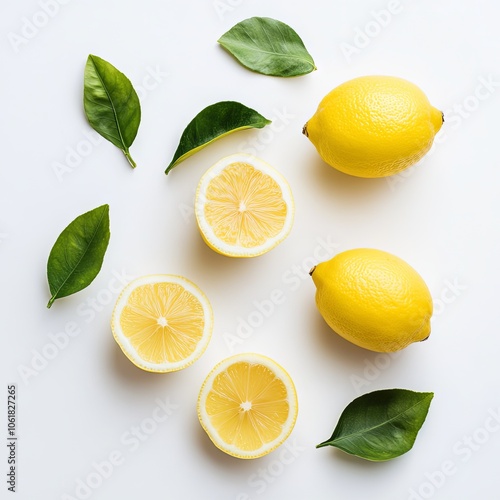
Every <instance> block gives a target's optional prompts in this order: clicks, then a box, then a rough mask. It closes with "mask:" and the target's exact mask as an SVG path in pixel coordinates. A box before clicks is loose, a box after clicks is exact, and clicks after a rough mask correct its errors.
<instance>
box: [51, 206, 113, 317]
mask: <svg viewBox="0 0 500 500" xmlns="http://www.w3.org/2000/svg"><path fill="white" fill-rule="evenodd" d="M108 243H109V205H102V206H100V207H97V208H95V209H94V210H91V211H90V212H87V213H84V214H83V215H80V216H78V217H77V218H76V219H75V220H74V221H73V222H71V223H70V224H69V226H68V227H66V229H64V231H63V232H62V233H61V234H60V235H59V237H58V238H57V240H56V242H55V243H54V246H53V247H52V250H51V251H50V255H49V260H48V262H47V279H48V282H49V289H50V293H51V295H52V296H51V298H50V300H49V303H48V304H47V307H49V308H50V307H51V306H52V304H53V302H54V300H56V299H60V298H61V297H66V296H68V295H71V294H73V293H76V292H79V291H80V290H83V289H84V288H85V287H87V286H89V285H90V283H92V281H93V280H94V278H95V277H96V276H97V275H98V273H99V271H100V270H101V266H102V261H103V260H104V254H105V253H106V249H107V247H108Z"/></svg>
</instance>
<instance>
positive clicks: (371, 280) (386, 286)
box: [311, 248, 433, 352]
mask: <svg viewBox="0 0 500 500" xmlns="http://www.w3.org/2000/svg"><path fill="white" fill-rule="evenodd" d="M311 276H312V279H313V281H314V284H315V285H316V305H317V306H318V309H319V311H320V313H321V315H322V316H323V318H324V319H325V321H326V322H327V323H328V325H329V326H330V327H331V328H332V329H333V330H334V331H335V332H337V333H338V334H339V335H341V336H342V337H344V338H345V339H347V340H349V341H350V342H352V343H353V344H356V345H358V346H360V347H364V348H365V349H370V350H371V351H377V352H394V351H398V350H400V349H403V348H404V347H406V346H408V345H409V344H411V343H412V342H418V341H421V340H425V339H426V338H427V337H428V336H429V334H430V330H431V328H430V318H431V316H432V308H433V306H432V297H431V295H430V292H429V289H428V288H427V285H426V284H425V282H424V280H423V279H422V277H421V276H420V275H419V274H418V273H417V272H416V271H415V269H413V268H412V267H411V266H410V265H409V264H407V263H406V262H405V261H404V260H402V259H400V258H399V257H396V256H394V255H392V254H390V253H387V252H383V251H382V250H374V249H370V248H358V249H354V250H347V251H345V252H341V253H339V254H337V255H336V256H335V257H333V258H332V259H330V260H329V261H327V262H322V263H321V264H318V265H317V266H316V267H314V268H313V269H312V270H311Z"/></svg>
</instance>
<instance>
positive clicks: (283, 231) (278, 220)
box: [195, 153, 294, 257]
mask: <svg viewBox="0 0 500 500" xmlns="http://www.w3.org/2000/svg"><path fill="white" fill-rule="evenodd" d="M195 214H196V220H197V222H198V227H199V229H200V232H201V235H202V237H203V239H204V240H205V242H206V243H207V245H208V246H209V247H210V248H212V249H213V250H215V251H216V252H218V253H220V254H223V255H227V256H230V257H255V256H257V255H261V254H264V253H266V252H268V251H269V250H271V249H272V248H274V247H275V246H276V245H278V244H279V243H280V242H282V241H283V240H284V239H285V238H286V237H287V236H288V234H289V233H290V230H291V228H292V224H293V216H294V203H293V196H292V192H291V190H290V187H289V185H288V183H287V181H286V180H285V178H284V177H283V176H282V175H281V174H280V173H279V172H278V171H277V170H276V169H274V168H273V167H271V166H270V165H268V164H267V163H265V162H264V161H262V160H260V159H258V158H255V157H254V156H251V155H247V154H243V153H241V154H235V155H232V156H228V157H226V158H223V159H221V160H220V161H218V162H217V163H216V164H215V165H213V166H212V167H211V168H210V169H209V170H208V171H207V172H206V173H205V174H204V175H203V177H202V178H201V180H200V183H199V185H198V189H197V191H196V200H195Z"/></svg>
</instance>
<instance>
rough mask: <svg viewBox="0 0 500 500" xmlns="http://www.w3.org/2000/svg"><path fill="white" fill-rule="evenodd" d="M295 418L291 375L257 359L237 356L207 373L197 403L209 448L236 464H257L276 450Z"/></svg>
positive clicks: (251, 354)
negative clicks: (237, 460) (235, 460)
mask: <svg viewBox="0 0 500 500" xmlns="http://www.w3.org/2000/svg"><path fill="white" fill-rule="evenodd" d="M297 412H298V402H297V393H296V391H295V386H294V384H293V381H292V379H291V378H290V375H288V373H287V372H286V371H285V369H284V368H282V367H281V366H280V365H279V364H278V363H276V362H275V361H273V360H272V359H270V358H268V357H266V356H262V355H261V354H254V353H246V354H237V355H235V356H231V357H229V358H227V359H225V360H223V361H221V362H220V363H219V364H218V365H216V366H215V368H214V369H213V370H212V371H211V372H210V373H209V375H208V376H207V378H206V379H205V382H204V383H203V385H202V387H201V391H200V395H199V398H198V418H199V420H200V423H201V425H202V427H203V429H205V431H206V433H207V434H208V436H209V437H210V439H211V440H212V442H213V443H214V444H215V446H217V448H219V449H220V450H222V451H224V452H225V453H227V454H229V455H231V456H233V457H237V458H246V459H250V458H258V457H261V456H263V455H266V454H268V453H270V452H271V451H273V450H274V449H276V448H277V447H278V446H280V445H281V444H282V443H283V442H284V441H285V440H286V438H287V437H288V436H289V435H290V433H291V432H292V429H293V427H294V425H295V421H296V419H297Z"/></svg>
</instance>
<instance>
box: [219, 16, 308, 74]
mask: <svg viewBox="0 0 500 500" xmlns="http://www.w3.org/2000/svg"><path fill="white" fill-rule="evenodd" d="M218 42H219V43H220V44H221V45H222V46H223V47H224V48H225V49H226V50H227V51H228V52H229V53H230V54H232V55H233V56H234V57H235V58H236V59H237V60H238V61H239V62H240V63H241V64H243V66H245V67H247V68H249V69H251V70H252V71H256V72H257V73H262V74H263V75H271V76H284V77H289V76H299V75H305V74H307V73H311V71H314V70H315V69H316V66H315V64H314V61H313V58H312V57H311V55H310V54H309V52H308V51H307V49H306V47H305V46H304V43H303V42H302V40H301V38H300V36H299V35H297V33H296V32H295V31H294V30H293V29H292V28H290V26H288V25H287V24H285V23H282V22H281V21H277V20H276V19H271V18H269V17H251V18H249V19H245V20H244V21H241V22H240V23H238V24H236V25H235V26H233V27H232V28H231V29H230V30H229V31H228V32H227V33H224V35H222V36H221V37H220V38H219V40H218Z"/></svg>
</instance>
